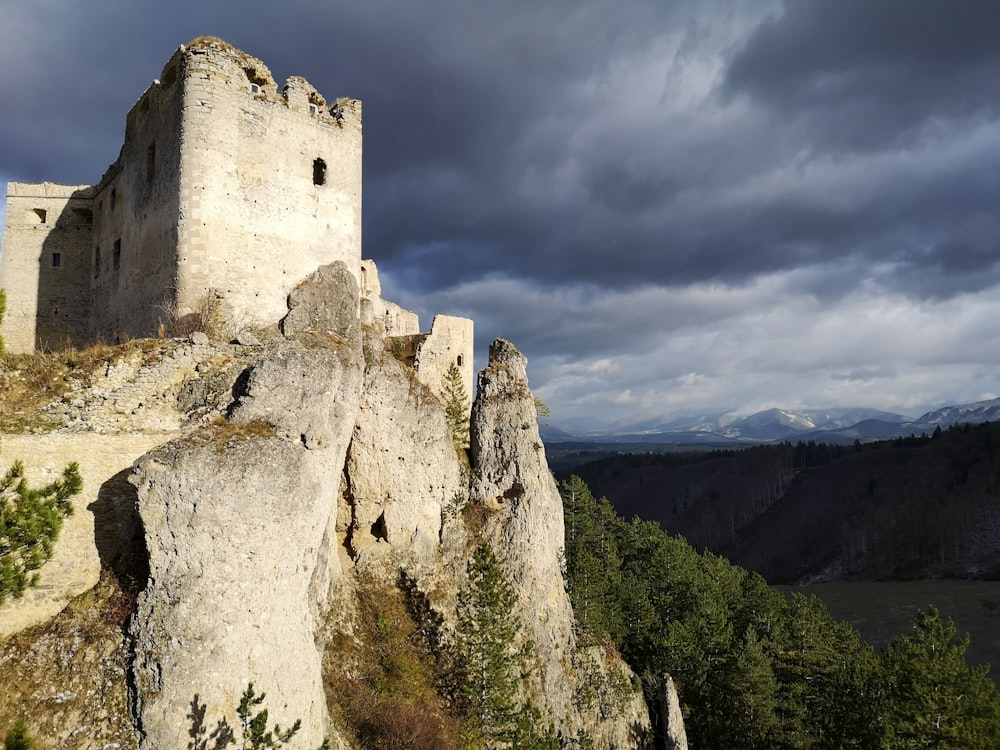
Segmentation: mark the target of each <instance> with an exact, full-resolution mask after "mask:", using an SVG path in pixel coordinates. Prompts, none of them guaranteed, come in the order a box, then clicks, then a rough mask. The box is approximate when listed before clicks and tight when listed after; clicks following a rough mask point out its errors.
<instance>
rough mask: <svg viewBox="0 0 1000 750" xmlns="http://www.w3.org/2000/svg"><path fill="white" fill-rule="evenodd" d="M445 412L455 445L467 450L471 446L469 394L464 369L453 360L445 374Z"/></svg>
mask: <svg viewBox="0 0 1000 750" xmlns="http://www.w3.org/2000/svg"><path fill="white" fill-rule="evenodd" d="M442 395H443V396H444V412H445V415H446V416H447V417H448V424H449V425H451V439H452V440H453V441H454V442H455V447H456V448H458V449H459V450H465V449H466V448H468V447H469V406H468V402H469V396H468V394H467V393H466V392H465V382H464V381H463V379H462V371H461V370H459V369H458V366H457V365H456V364H455V363H454V362H452V363H451V364H450V365H448V370H447V372H445V375H444V383H443V394H442Z"/></svg>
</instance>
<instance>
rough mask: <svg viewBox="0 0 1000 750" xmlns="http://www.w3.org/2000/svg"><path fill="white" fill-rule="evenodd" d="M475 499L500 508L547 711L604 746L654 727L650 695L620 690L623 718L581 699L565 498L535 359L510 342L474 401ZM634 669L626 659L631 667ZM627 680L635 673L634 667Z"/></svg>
mask: <svg viewBox="0 0 1000 750" xmlns="http://www.w3.org/2000/svg"><path fill="white" fill-rule="evenodd" d="M471 461H472V468H473V475H474V477H475V480H474V481H473V485H472V493H471V496H470V499H471V501H472V502H476V503H480V504H482V505H483V506H484V507H485V508H487V509H491V510H493V511H494V513H493V514H492V515H491V519H490V521H489V523H488V525H487V529H486V535H487V538H488V539H489V540H490V542H491V545H492V547H493V549H494V550H495V551H496V553H497V555H498V556H499V558H500V559H501V561H502V562H503V565H504V568H505V570H506V572H507V574H508V575H509V577H510V579H511V581H512V582H513V583H514V587H515V590H516V591H517V593H518V611H517V612H516V614H517V615H518V617H519V618H520V620H521V622H522V624H523V625H524V628H525V630H526V633H525V637H526V638H529V639H530V640H532V641H533V643H534V652H535V655H536V657H537V665H536V669H534V670H533V672H532V674H530V675H529V677H528V679H529V681H531V682H532V683H534V684H533V687H532V690H531V693H532V695H533V696H537V697H536V698H535V700H536V702H537V703H539V706H540V708H541V709H542V713H543V714H544V715H546V716H549V717H552V718H553V719H554V720H555V722H556V725H557V726H559V727H560V728H568V729H569V730H570V731H571V733H573V734H575V733H576V731H577V730H579V729H586V731H587V732H588V733H589V735H590V737H591V739H592V740H593V741H594V743H595V746H596V747H606V748H625V747H635V746H636V740H635V737H634V736H633V735H632V729H633V728H641V727H643V726H647V725H648V717H647V715H646V708H645V704H644V703H643V700H642V696H641V693H638V694H632V695H625V696H620V700H618V704H617V705H616V706H615V713H616V714H617V716H616V718H617V720H616V721H611V720H605V721H594V717H587V716H585V715H584V713H583V712H581V711H580V710H579V708H578V707H577V705H576V700H575V698H576V694H577V691H578V687H579V686H580V682H581V680H583V679H585V676H584V675H583V674H582V672H581V671H579V670H576V669H574V662H575V660H576V655H577V646H576V641H575V637H574V635H573V612H572V608H571V606H570V602H569V597H568V595H567V594H566V590H565V586H564V583H563V578H562V573H561V570H562V559H563V543H564V539H565V536H564V529H563V512H562V498H561V497H560V495H559V489H558V487H557V486H556V483H555V480H554V479H553V477H552V474H551V472H550V471H549V468H548V464H547V462H546V460H545V449H544V448H543V446H542V441H541V438H540V437H539V435H538V418H537V412H536V409H535V401H534V398H533V396H532V395H531V391H530V390H529V389H528V376H527V359H526V358H525V357H524V355H523V354H521V352H520V351H518V350H517V348H516V347H515V346H514V345H513V344H511V343H510V342H509V341H505V340H503V339H497V340H496V341H494V342H493V344H492V345H491V346H490V359H489V363H488V365H487V367H486V369H484V370H483V371H482V372H481V373H480V374H479V383H478V389H477V396H476V401H475V403H474V405H473V407H472V429H471ZM621 666H622V667H624V665H621ZM622 674H624V675H626V679H628V678H629V677H631V672H630V671H629V670H628V668H627V667H624V669H623V671H622Z"/></svg>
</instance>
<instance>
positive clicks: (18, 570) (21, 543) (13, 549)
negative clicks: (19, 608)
mask: <svg viewBox="0 0 1000 750" xmlns="http://www.w3.org/2000/svg"><path fill="white" fill-rule="evenodd" d="M82 487H83V481H82V480H81V478H80V472H79V469H78V467H77V465H76V464H75V463H72V464H70V465H69V466H67V467H66V468H65V469H64V470H63V473H62V477H61V478H60V479H57V480H56V481H55V482H52V483H51V484H48V485H45V486H44V487H39V488H37V489H32V488H30V487H29V486H28V482H27V480H26V479H25V478H24V465H23V464H22V463H21V462H20V461H17V462H16V463H15V464H14V465H13V466H12V467H11V468H10V470H8V471H7V473H6V474H5V475H4V476H3V478H2V479H0V604H2V603H3V602H4V601H5V600H6V598H7V597H8V596H10V595H13V596H15V597H20V596H21V595H22V594H24V591H25V589H27V588H28V587H30V586H34V585H36V584H37V583H38V573H37V572H35V571H37V570H38V569H39V568H40V567H42V565H43V564H44V563H45V561H46V560H48V559H49V558H50V557H51V556H52V549H53V545H54V544H55V541H56V538H57V537H58V535H59V531H60V530H61V529H62V524H63V519H64V518H65V517H66V516H68V515H69V514H71V513H72V512H73V506H72V505H71V504H70V502H69V500H70V498H71V497H73V495H76V494H77V493H79V492H80V490H81V488H82Z"/></svg>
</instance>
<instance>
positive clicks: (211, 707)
mask: <svg viewBox="0 0 1000 750" xmlns="http://www.w3.org/2000/svg"><path fill="white" fill-rule="evenodd" d="M352 352H353V353H352ZM360 359H361V356H360V353H359V352H358V351H357V350H351V349H349V348H346V347H345V348H342V349H341V350H339V351H336V352H334V351H331V350H329V349H321V348H287V349H280V350H278V351H277V352H275V354H274V355H273V356H272V357H269V358H267V359H265V360H263V361H262V362H260V363H259V364H258V365H256V366H255V367H254V368H252V370H251V371H250V373H249V376H248V378H247V382H246V385H245V387H244V389H243V394H242V396H241V397H240V399H239V401H238V403H237V404H236V406H235V408H234V410H233V415H232V424H233V425H235V427H229V426H227V425H220V426H218V427H216V428H214V431H213V429H208V430H206V431H204V432H203V433H198V434H195V435H193V436H191V437H189V438H188V439H186V440H180V441H175V442H173V443H171V444H169V445H167V446H164V447H163V448H161V449H159V450H157V451H154V452H153V453H151V454H149V455H147V456H145V457H144V458H143V459H142V460H140V461H139V462H137V465H136V469H135V475H134V477H133V479H132V481H133V483H134V484H135V485H136V487H137V489H138V497H139V512H140V515H141V517H142V522H143V525H144V527H145V536H146V546H147V548H148V550H149V569H150V576H149V583H148V585H147V588H146V590H145V591H144V592H143V594H142V595H141V597H140V601H139V611H138V614H137V616H136V618H135V620H134V621H133V624H132V635H133V638H134V639H135V650H136V663H135V668H134V674H135V683H136V691H137V715H138V718H139V723H140V726H141V729H142V732H143V736H144V738H145V739H144V744H143V747H146V748H167V747H181V746H183V744H184V743H185V742H186V739H185V737H186V735H185V732H186V727H185V724H184V721H185V716H186V715H187V711H188V710H189V709H190V706H191V701H192V700H193V698H194V696H195V695H196V694H197V695H198V696H199V700H200V701H201V703H202V704H204V705H206V706H207V711H208V714H207V715H208V716H209V717H219V718H222V717H225V718H226V719H227V720H228V721H229V722H230V724H232V723H233V722H234V721H235V716H234V709H235V707H236V705H237V704H238V702H239V697H240V694H241V693H242V691H243V690H244V689H245V688H246V686H247V684H248V683H249V682H250V681H253V682H254V684H255V687H256V688H257V690H258V691H261V690H263V691H265V692H267V693H268V694H269V695H271V696H275V697H277V696H280V700H279V701H275V702H274V703H269V704H268V708H269V710H270V712H271V716H272V717H273V719H274V720H277V721H279V722H280V723H282V724H283V725H285V726H288V725H290V724H291V723H292V722H293V721H294V720H295V719H297V718H298V719H301V720H302V722H303V729H302V732H301V735H300V741H301V742H302V745H303V746H304V747H316V746H318V745H319V743H320V742H321V741H322V739H323V736H324V735H325V734H326V733H327V732H328V730H329V717H328V716H327V709H326V702H325V696H324V693H323V688H322V683H321V665H320V653H319V651H318V649H317V646H316V639H315V633H316V632H317V622H316V616H317V614H318V613H320V612H321V611H323V610H324V608H325V604H326V603H325V602H323V601H320V602H317V601H316V598H317V597H323V596H325V595H326V593H327V591H328V590H329V582H331V581H333V580H335V579H336V578H337V576H338V575H339V561H338V559H337V557H336V556H335V555H330V554H329V552H328V550H327V549H326V548H325V546H324V545H328V544H329V536H330V535H329V533H328V529H329V528H330V527H331V525H332V523H333V521H334V519H335V518H336V505H337V488H338V485H339V480H340V476H341V472H342V467H343V465H344V461H345V457H346V452H347V446H348V442H349V441H350V437H351V429H352V426H353V424H354V422H355V418H356V414H357V409H358V406H359V402H360V397H361V385H362V367H361V362H360ZM266 423H270V424H272V425H274V427H275V432H276V435H275V436H274V437H266V436H263V437H262V436H260V435H259V434H257V433H258V432H259V431H264V432H265V433H266V432H267V431H268V428H267V425H266ZM241 425H242V428H241ZM241 429H242V430H244V431H245V433H249V435H247V434H244V433H243V432H241ZM230 434H231V437H228V438H227V437H226V436H227V435H230ZM200 443H204V444H200ZM314 579H320V580H322V581H324V582H325V583H326V584H327V585H323V586H317V585H315V583H314ZM210 720H211V718H210Z"/></svg>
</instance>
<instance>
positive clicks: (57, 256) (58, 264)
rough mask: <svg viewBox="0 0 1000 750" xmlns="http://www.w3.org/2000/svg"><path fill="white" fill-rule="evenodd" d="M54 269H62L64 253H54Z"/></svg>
mask: <svg viewBox="0 0 1000 750" xmlns="http://www.w3.org/2000/svg"><path fill="white" fill-rule="evenodd" d="M52 267H53V268H62V253H52Z"/></svg>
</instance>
